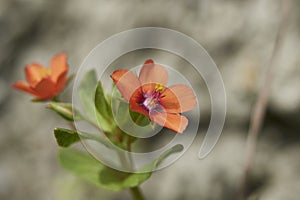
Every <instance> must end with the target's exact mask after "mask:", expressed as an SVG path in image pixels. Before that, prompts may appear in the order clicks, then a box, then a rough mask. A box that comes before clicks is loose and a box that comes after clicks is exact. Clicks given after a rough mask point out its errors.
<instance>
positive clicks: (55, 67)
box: [50, 53, 69, 83]
mask: <svg viewBox="0 0 300 200" xmlns="http://www.w3.org/2000/svg"><path fill="white" fill-rule="evenodd" d="M50 69H51V79H52V81H53V82H54V83H57V81H58V79H59V78H60V76H61V75H62V74H66V72H67V71H68V70H69V66H68V63H67V55H66V54H65V53H61V54H57V55H56V56H54V57H53V58H52V60H51V62H50Z"/></svg>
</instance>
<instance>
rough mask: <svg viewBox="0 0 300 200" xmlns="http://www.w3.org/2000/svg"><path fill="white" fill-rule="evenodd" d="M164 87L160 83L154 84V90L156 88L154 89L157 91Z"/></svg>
mask: <svg viewBox="0 0 300 200" xmlns="http://www.w3.org/2000/svg"><path fill="white" fill-rule="evenodd" d="M164 88H165V87H164V86H163V85H161V84H157V85H156V86H155V90H156V91H159V92H161V91H163V89H164Z"/></svg>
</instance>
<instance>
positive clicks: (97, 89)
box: [78, 70, 115, 133]
mask: <svg viewBox="0 0 300 200" xmlns="http://www.w3.org/2000/svg"><path fill="white" fill-rule="evenodd" d="M78 94H79V99H80V102H81V104H82V106H83V107H84V110H85V112H86V114H87V118H88V119H89V121H91V122H92V123H94V124H97V125H99V126H100V128H101V129H102V130H103V131H104V132H106V133H111V132H113V129H114V128H115V123H114V120H113V118H112V112H111V109H110V106H109V103H108V102H107V100H106V98H105V93H104V91H103V88H102V85H101V83H100V82H99V83H97V76H96V72H95V70H91V71H88V72H87V73H86V74H85V76H84V77H83V80H82V82H81V83H80V85H79V88H78ZM98 122H99V123H98Z"/></svg>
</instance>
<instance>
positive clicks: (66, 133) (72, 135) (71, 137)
mask: <svg viewBox="0 0 300 200" xmlns="http://www.w3.org/2000/svg"><path fill="white" fill-rule="evenodd" d="M54 135H55V138H56V142H57V144H58V145H59V146H61V147H68V146H70V145H72V144H73V143H76V142H79V141H80V137H79V135H78V133H77V132H76V131H73V130H68V129H64V128H55V129H54Z"/></svg>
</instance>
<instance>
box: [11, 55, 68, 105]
mask: <svg viewBox="0 0 300 200" xmlns="http://www.w3.org/2000/svg"><path fill="white" fill-rule="evenodd" d="M68 69H69V67H68V64H67V55H66V54H64V53H61V54H58V55H56V56H54V57H53V58H52V60H51V62H50V69H47V68H46V67H44V66H42V65H40V64H38V63H32V64H30V65H27V66H26V67H25V75H26V79H27V82H28V83H26V82H24V81H17V82H16V83H14V84H13V85H12V87H14V88H16V89H18V90H21V91H23V92H27V93H29V94H31V95H33V96H35V97H36V98H38V99H45V100H46V99H51V98H52V97H54V96H55V95H57V94H58V93H59V92H61V91H62V89H63V88H64V87H65V84H66V82H67V77H66V76H67V72H68Z"/></svg>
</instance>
